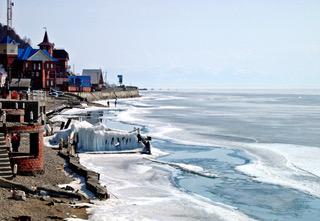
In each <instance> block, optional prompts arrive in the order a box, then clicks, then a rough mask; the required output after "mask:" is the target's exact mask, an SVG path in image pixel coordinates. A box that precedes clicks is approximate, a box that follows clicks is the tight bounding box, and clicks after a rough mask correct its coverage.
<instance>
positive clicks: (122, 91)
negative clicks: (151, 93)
mask: <svg viewBox="0 0 320 221" xmlns="http://www.w3.org/2000/svg"><path fill="white" fill-rule="evenodd" d="M73 94H75V95H79V96H81V97H83V98H85V99H86V100H87V101H89V102H90V101H97V100H107V99H115V98H132V97H140V95H139V89H138V88H136V87H126V88H115V89H107V90H105V91H95V92H91V93H87V92H78V93H75V92H74V93H73Z"/></svg>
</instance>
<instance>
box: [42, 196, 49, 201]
mask: <svg viewBox="0 0 320 221" xmlns="http://www.w3.org/2000/svg"><path fill="white" fill-rule="evenodd" d="M40 200H42V201H49V200H50V196H42V197H40Z"/></svg>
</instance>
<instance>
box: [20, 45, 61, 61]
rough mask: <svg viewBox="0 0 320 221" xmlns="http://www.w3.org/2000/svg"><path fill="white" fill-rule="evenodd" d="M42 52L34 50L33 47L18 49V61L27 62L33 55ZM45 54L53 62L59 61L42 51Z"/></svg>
mask: <svg viewBox="0 0 320 221" xmlns="http://www.w3.org/2000/svg"><path fill="white" fill-rule="evenodd" d="M38 51H40V49H33V48H32V47H30V46H29V47H27V48H19V49H18V60H22V61H26V60H28V59H29V58H30V57H31V56H32V55H34V54H35V53H37V52H38ZM42 52H43V53H45V54H46V55H47V56H48V57H49V59H50V60H51V61H57V59H55V58H53V57H52V56H51V55H50V54H49V53H48V52H47V51H46V50H42Z"/></svg>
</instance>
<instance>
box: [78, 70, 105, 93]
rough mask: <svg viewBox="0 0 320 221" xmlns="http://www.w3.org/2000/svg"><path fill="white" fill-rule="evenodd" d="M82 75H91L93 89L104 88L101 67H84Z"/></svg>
mask: <svg viewBox="0 0 320 221" xmlns="http://www.w3.org/2000/svg"><path fill="white" fill-rule="evenodd" d="M82 76H90V79H91V85H92V89H93V90H101V89H102V87H103V84H104V82H103V74H102V70H101V69H83V70H82Z"/></svg>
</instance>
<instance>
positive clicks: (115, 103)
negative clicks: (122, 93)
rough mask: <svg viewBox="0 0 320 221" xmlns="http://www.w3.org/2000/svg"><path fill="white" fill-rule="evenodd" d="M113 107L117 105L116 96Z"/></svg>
mask: <svg viewBox="0 0 320 221" xmlns="http://www.w3.org/2000/svg"><path fill="white" fill-rule="evenodd" d="M114 107H117V98H116V99H115V100H114Z"/></svg>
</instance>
